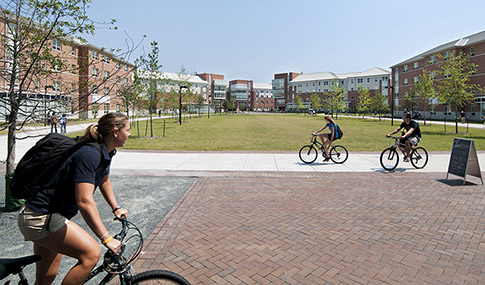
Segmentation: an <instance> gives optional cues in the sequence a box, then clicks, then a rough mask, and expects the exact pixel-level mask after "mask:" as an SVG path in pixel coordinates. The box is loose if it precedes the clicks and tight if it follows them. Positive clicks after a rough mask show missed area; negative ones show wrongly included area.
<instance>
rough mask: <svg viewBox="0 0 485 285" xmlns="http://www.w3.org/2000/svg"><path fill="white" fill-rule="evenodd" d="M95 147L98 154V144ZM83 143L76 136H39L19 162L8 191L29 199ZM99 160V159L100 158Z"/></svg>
mask: <svg viewBox="0 0 485 285" xmlns="http://www.w3.org/2000/svg"><path fill="white" fill-rule="evenodd" d="M89 144H91V145H93V146H94V147H96V149H97V150H98V151H99V153H100V155H101V154H102V150H101V146H100V145H99V144H98V143H89ZM82 145H84V144H82V143H80V142H79V140H78V138H71V137H67V136H63V135H60V134H57V133H51V134H48V135H47V136H45V137H44V138H42V139H40V140H39V141H38V142H37V143H36V144H35V145H34V146H33V147H32V148H30V149H29V150H28V151H27V152H26V153H25V155H24V156H23V157H22V159H21V160H20V161H19V163H18V165H17V167H16V168H15V171H14V173H13V177H12V179H11V180H10V191H11V193H12V196H13V197H14V198H17V199H28V198H30V197H31V196H32V194H34V193H36V192H38V191H39V190H42V189H43V188H44V187H45V186H46V185H45V184H46V183H47V181H49V178H51V177H52V176H53V175H55V174H56V171H58V170H59V167H60V166H61V165H62V164H63V163H64V162H65V161H66V159H68V158H69V156H71V155H72V154H73V153H74V152H75V151H76V150H78V149H79V148H80V147H81V146H82ZM101 161H102V160H101Z"/></svg>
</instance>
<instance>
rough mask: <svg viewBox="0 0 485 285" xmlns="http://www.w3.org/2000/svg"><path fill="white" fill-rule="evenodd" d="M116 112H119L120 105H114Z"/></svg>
mask: <svg viewBox="0 0 485 285" xmlns="http://www.w3.org/2000/svg"><path fill="white" fill-rule="evenodd" d="M116 112H118V113H119V112H121V105H120V104H116Z"/></svg>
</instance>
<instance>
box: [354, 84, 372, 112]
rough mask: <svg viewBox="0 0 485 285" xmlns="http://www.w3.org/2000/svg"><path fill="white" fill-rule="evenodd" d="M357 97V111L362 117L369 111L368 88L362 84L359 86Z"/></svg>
mask: <svg viewBox="0 0 485 285" xmlns="http://www.w3.org/2000/svg"><path fill="white" fill-rule="evenodd" d="M358 93H359V99H358V102H357V111H358V112H359V113H361V114H362V117H364V116H365V114H366V113H367V112H369V108H370V104H371V99H370V92H369V89H367V88H365V87H364V86H359V88H358Z"/></svg>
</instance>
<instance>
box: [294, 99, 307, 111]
mask: <svg viewBox="0 0 485 285" xmlns="http://www.w3.org/2000/svg"><path fill="white" fill-rule="evenodd" d="M295 105H296V106H297V108H298V111H299V112H301V110H303V108H304V107H305V106H304V105H303V100H302V99H301V97H300V96H298V95H296V96H295Z"/></svg>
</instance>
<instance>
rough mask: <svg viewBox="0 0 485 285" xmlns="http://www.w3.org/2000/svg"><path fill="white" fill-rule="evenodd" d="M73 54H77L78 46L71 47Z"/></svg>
mask: <svg viewBox="0 0 485 285" xmlns="http://www.w3.org/2000/svg"><path fill="white" fill-rule="evenodd" d="M71 54H72V55H76V48H75V47H71Z"/></svg>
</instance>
